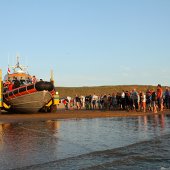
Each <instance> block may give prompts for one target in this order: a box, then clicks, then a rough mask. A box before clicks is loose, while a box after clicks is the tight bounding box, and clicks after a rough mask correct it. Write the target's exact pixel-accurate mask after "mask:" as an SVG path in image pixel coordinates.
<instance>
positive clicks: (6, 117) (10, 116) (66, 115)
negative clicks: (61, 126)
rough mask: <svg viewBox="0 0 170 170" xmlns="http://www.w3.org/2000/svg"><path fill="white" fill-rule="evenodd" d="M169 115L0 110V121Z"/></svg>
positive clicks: (167, 112) (121, 112)
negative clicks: (13, 111) (9, 111)
mask: <svg viewBox="0 0 170 170" xmlns="http://www.w3.org/2000/svg"><path fill="white" fill-rule="evenodd" d="M158 114H159V115H160V114H166V115H170V111H169V110H168V111H164V112H159V113H156V114H155V113H152V112H146V113H143V112H135V111H131V112H127V111H99V110H58V111H56V112H55V113H24V114H14V113H7V112H2V113H1V114H0V122H21V121H35V120H54V119H82V118H88V119H90V118H106V117H136V116H145V115H158Z"/></svg>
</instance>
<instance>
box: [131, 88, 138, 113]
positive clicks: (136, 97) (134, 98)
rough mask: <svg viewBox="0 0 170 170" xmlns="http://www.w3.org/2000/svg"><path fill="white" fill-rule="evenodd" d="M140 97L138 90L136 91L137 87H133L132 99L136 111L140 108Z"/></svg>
mask: <svg viewBox="0 0 170 170" xmlns="http://www.w3.org/2000/svg"><path fill="white" fill-rule="evenodd" d="M138 99H139V96H138V92H137V91H136V89H133V91H132V100H133V105H134V107H135V110H136V111H137V110H138Z"/></svg>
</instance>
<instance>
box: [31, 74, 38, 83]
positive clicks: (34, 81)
mask: <svg viewBox="0 0 170 170" xmlns="http://www.w3.org/2000/svg"><path fill="white" fill-rule="evenodd" d="M36 82H37V78H36V77H35V76H33V77H32V83H33V84H35V83H36Z"/></svg>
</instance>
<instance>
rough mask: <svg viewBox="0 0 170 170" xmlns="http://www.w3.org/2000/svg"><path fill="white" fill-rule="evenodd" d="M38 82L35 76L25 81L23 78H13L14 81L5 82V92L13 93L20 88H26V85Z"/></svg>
mask: <svg viewBox="0 0 170 170" xmlns="http://www.w3.org/2000/svg"><path fill="white" fill-rule="evenodd" d="M36 82H37V78H36V77H35V76H32V77H31V78H30V77H28V78H27V79H23V78H22V77H20V78H17V77H13V79H12V80H11V79H7V80H5V82H4V83H3V89H4V92H6V91H11V90H13V89H16V88H18V87H20V86H24V85H26V84H32V83H36Z"/></svg>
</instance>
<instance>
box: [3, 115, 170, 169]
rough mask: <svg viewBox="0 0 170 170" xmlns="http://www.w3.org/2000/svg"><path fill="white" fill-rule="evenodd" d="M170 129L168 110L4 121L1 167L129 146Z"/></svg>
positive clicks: (30, 163)
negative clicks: (148, 112) (17, 121)
mask: <svg viewBox="0 0 170 170" xmlns="http://www.w3.org/2000/svg"><path fill="white" fill-rule="evenodd" d="M169 133H170V117H168V116H166V115H164V114H162V115H150V116H140V117H133V118H132V117H131V118H128V117H126V118H125V117H121V118H100V119H75V120H74V119H72V120H48V121H33V122H22V123H11V124H0V155H1V157H0V165H1V167H0V169H10V168H19V167H24V166H29V165H33V164H42V163H46V162H51V161H56V160H60V159H65V158H68V157H73V156H77V155H81V154H86V153H90V152H94V151H100V150H107V149H113V148H119V147H125V146H128V145H130V144H134V143H137V142H141V141H145V140H150V139H152V138H155V137H158V136H161V135H164V134H169ZM6 167H7V168H6Z"/></svg>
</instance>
